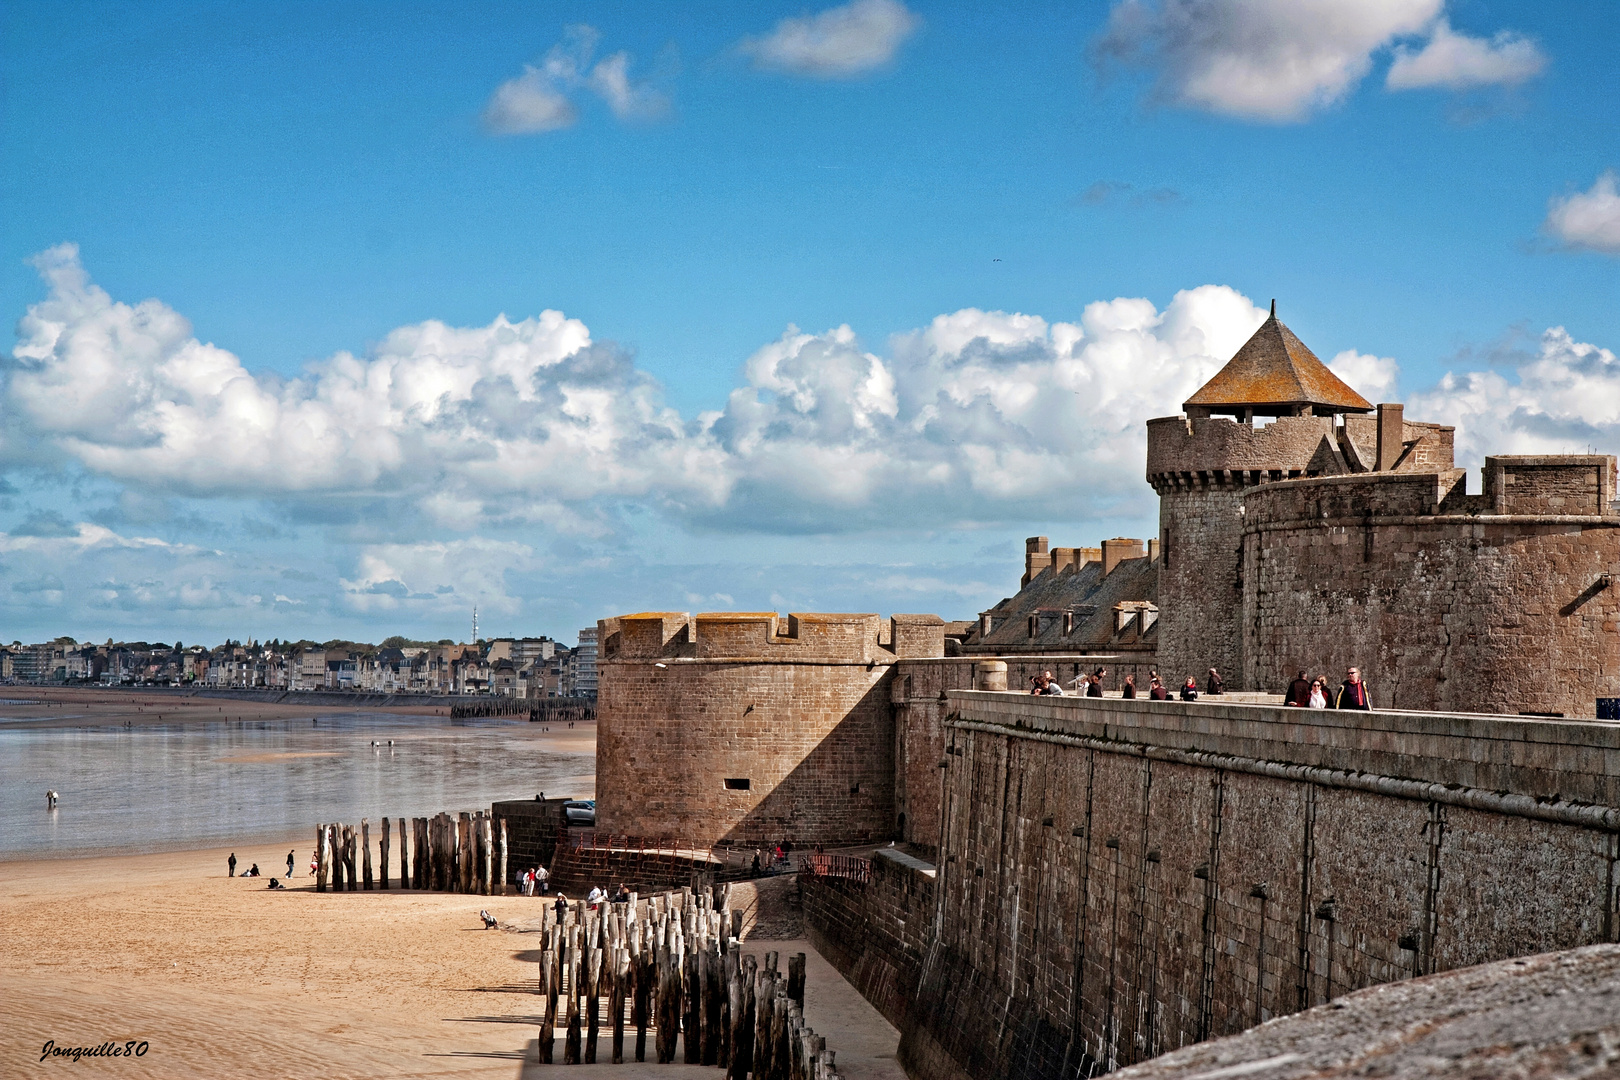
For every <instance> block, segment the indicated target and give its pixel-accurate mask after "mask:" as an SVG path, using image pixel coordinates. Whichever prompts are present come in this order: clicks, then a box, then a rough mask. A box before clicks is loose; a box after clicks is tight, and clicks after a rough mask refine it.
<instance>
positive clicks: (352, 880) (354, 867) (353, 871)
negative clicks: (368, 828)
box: [343, 825, 360, 892]
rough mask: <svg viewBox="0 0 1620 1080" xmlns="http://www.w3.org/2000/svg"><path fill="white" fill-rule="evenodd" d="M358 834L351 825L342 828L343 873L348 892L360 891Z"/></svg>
mask: <svg viewBox="0 0 1620 1080" xmlns="http://www.w3.org/2000/svg"><path fill="white" fill-rule="evenodd" d="M359 841H360V833H359V830H357V829H356V828H355V827H354V826H353V825H345V826H344V827H343V852H344V859H343V873H344V877H345V880H346V881H347V883H348V886H349V891H350V892H359V891H360V860H359V852H358V851H357V850H356V848H358V847H359Z"/></svg>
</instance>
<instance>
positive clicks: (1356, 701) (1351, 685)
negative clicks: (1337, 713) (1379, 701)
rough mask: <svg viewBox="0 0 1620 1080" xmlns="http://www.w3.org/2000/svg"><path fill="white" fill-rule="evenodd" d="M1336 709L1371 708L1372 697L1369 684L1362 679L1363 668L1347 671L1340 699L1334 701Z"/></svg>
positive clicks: (1340, 688)
mask: <svg viewBox="0 0 1620 1080" xmlns="http://www.w3.org/2000/svg"><path fill="white" fill-rule="evenodd" d="M1333 707H1334V708H1335V709H1371V708H1372V698H1371V695H1370V694H1368V692H1367V684H1366V683H1364V682H1362V681H1361V669H1360V668H1351V669H1350V670H1349V671H1347V672H1345V678H1344V685H1343V686H1341V687H1339V696H1338V699H1337V700H1335V701H1334V703H1333Z"/></svg>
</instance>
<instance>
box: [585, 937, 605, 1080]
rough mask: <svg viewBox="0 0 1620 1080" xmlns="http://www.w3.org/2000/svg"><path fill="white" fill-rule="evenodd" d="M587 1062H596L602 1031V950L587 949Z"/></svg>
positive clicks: (590, 947)
mask: <svg viewBox="0 0 1620 1080" xmlns="http://www.w3.org/2000/svg"><path fill="white" fill-rule="evenodd" d="M584 951H585V1010H586V1017H585V1064H587V1065H595V1064H596V1043H597V1039H598V1038H599V1037H600V1035H601V1032H602V1019H601V1017H602V950H601V949H598V948H596V947H595V946H594V945H592V946H589V947H587V948H586V949H585V950H584Z"/></svg>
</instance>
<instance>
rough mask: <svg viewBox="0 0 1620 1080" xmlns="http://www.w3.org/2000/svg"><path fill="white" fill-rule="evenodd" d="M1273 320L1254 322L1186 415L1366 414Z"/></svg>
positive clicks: (1366, 407) (1365, 406)
mask: <svg viewBox="0 0 1620 1080" xmlns="http://www.w3.org/2000/svg"><path fill="white" fill-rule="evenodd" d="M1372 408H1373V407H1372V405H1371V404H1370V403H1369V402H1368V401H1367V399H1366V398H1364V397H1362V396H1361V395H1360V394H1358V393H1356V392H1355V391H1354V390H1352V389H1350V387H1349V386H1347V385H1345V382H1344V380H1342V379H1340V378H1339V377H1338V376H1337V375H1335V374H1333V372H1331V371H1329V370H1328V367H1327V365H1326V364H1324V363H1322V361H1320V360H1318V359H1317V358H1316V354H1315V353H1313V352H1311V350H1310V349H1308V348H1306V346H1305V343H1304V342H1303V341H1301V340H1299V338H1298V337H1296V336H1295V335H1294V332H1293V331H1292V330H1290V329H1288V327H1286V326H1284V325H1283V324H1282V321H1281V320H1279V319H1278V318H1277V301H1275V300H1273V301H1272V302H1271V316H1270V317H1269V318H1268V319H1266V321H1265V322H1263V323H1261V324H1260V329H1258V330H1256V331H1255V332H1254V335H1253V336H1252V337H1250V338H1249V340H1248V341H1246V342H1245V343H1244V345H1243V348H1241V349H1239V350H1238V351H1237V353H1236V354H1235V355H1234V356H1233V357H1232V359H1231V360H1229V361H1227V363H1226V366H1225V367H1223V368H1221V370H1220V371H1218V372H1216V373H1215V377H1214V378H1213V379H1211V380H1209V382H1207V383H1205V384H1204V385H1203V386H1202V387H1200V388H1199V390H1198V392H1197V393H1196V394H1194V395H1193V396H1192V397H1190V398H1188V399H1187V400H1186V402H1185V403H1184V404H1183V405H1182V411H1184V412H1185V413H1186V414H1187V415H1188V416H1189V417H1207V416H1214V415H1217V414H1219V415H1231V416H1236V417H1240V418H1244V419H1251V418H1253V417H1255V416H1310V415H1316V416H1330V415H1333V414H1335V413H1365V412H1371V411H1372Z"/></svg>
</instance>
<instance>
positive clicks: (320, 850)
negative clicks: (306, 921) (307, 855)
mask: <svg viewBox="0 0 1620 1080" xmlns="http://www.w3.org/2000/svg"><path fill="white" fill-rule="evenodd" d="M315 891H316V892H325V891H326V826H325V825H317V826H315Z"/></svg>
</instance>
